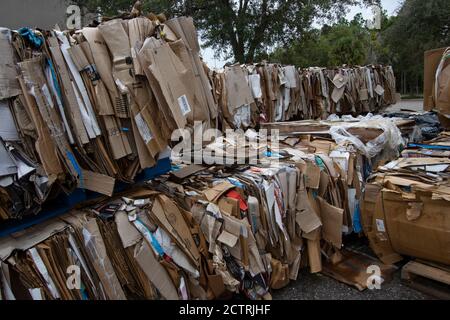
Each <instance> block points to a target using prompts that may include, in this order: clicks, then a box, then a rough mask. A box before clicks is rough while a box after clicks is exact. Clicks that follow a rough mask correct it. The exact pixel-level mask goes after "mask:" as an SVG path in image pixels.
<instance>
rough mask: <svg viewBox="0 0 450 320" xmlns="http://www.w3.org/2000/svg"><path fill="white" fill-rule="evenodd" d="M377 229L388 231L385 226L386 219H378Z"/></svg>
mask: <svg viewBox="0 0 450 320" xmlns="http://www.w3.org/2000/svg"><path fill="white" fill-rule="evenodd" d="M376 223H377V230H378V232H386V228H385V226H384V221H383V220H381V219H376Z"/></svg>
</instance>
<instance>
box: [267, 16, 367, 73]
mask: <svg viewBox="0 0 450 320" xmlns="http://www.w3.org/2000/svg"><path fill="white" fill-rule="evenodd" d="M364 24H365V21H364V20H363V19H362V16H361V15H357V16H356V17H355V18H354V19H353V20H352V21H347V20H346V19H340V20H339V21H338V23H336V24H333V25H324V26H323V27H322V28H321V29H320V30H319V29H315V30H311V31H310V32H309V33H308V34H307V35H305V36H304V38H302V39H301V40H299V41H295V42H294V43H293V44H292V45H291V46H289V47H287V48H280V49H278V50H276V51H275V52H274V53H273V54H272V55H271V56H270V58H269V59H270V60H271V61H279V62H280V63H283V64H294V65H296V66H299V67H310V66H338V65H343V64H348V65H361V64H364V63H366V61H367V59H368V54H369V50H368V47H369V45H370V43H371V33H370V32H369V30H367V29H366V28H365V27H364Z"/></svg>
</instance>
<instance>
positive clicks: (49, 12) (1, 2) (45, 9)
mask: <svg viewBox="0 0 450 320" xmlns="http://www.w3.org/2000/svg"><path fill="white" fill-rule="evenodd" d="M68 3H69V1H68V0H0V27H6V28H10V29H18V28H21V27H31V28H36V27H38V28H41V29H51V28H52V27H53V26H55V24H58V25H59V26H60V27H61V29H65V28H66V9H67V6H68Z"/></svg>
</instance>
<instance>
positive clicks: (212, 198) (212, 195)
mask: <svg viewBox="0 0 450 320" xmlns="http://www.w3.org/2000/svg"><path fill="white" fill-rule="evenodd" d="M234 188H235V186H234V185H233V184H231V183H230V182H228V181H225V182H222V183H220V184H218V185H216V186H214V187H212V188H209V189H207V190H205V191H204V192H203V196H204V197H205V198H206V199H207V200H208V201H209V202H212V203H215V202H217V201H218V200H219V199H220V197H221V196H223V195H224V194H225V193H226V192H227V191H229V190H231V189H234Z"/></svg>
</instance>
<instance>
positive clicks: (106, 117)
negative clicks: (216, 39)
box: [0, 16, 217, 218]
mask: <svg viewBox="0 0 450 320" xmlns="http://www.w3.org/2000/svg"><path fill="white" fill-rule="evenodd" d="M0 50H1V52H2V57H1V59H2V63H1V65H2V77H0V99H1V101H0V112H1V128H2V129H1V131H0V134H1V136H0V138H1V139H0V140H1V141H0V152H1V159H2V167H1V171H0V177H1V178H0V188H1V195H2V196H1V201H2V203H1V204H2V208H4V211H5V212H6V218H21V217H22V216H24V215H33V214H37V213H38V212H39V211H40V206H41V204H42V203H43V202H45V201H46V200H47V199H49V198H50V199H54V198H56V197H57V196H58V195H61V194H68V193H71V192H72V191H74V190H75V189H76V188H81V189H86V190H91V191H94V192H98V193H101V194H104V195H107V196H111V195H112V193H113V191H114V186H115V183H116V181H122V182H125V183H132V182H134V180H135V178H136V176H137V175H138V173H140V172H141V171H143V170H144V169H146V168H151V167H153V166H155V165H156V163H157V161H158V159H159V158H160V156H161V154H162V153H164V152H165V150H166V149H167V146H168V144H169V143H170V139H171V135H172V133H173V131H174V130H176V129H184V128H185V127H189V126H194V121H201V122H202V123H204V124H205V126H206V127H208V126H210V125H211V123H214V119H215V118H216V116H217V108H216V104H215V101H214V98H213V95H212V91H211V85H210V82H209V79H208V76H207V73H206V71H205V68H204V65H203V62H202V61H201V59H200V56H199V51H200V49H199V44H198V40H197V35H196V30H195V27H194V24H193V21H192V19H189V18H184V17H182V18H177V19H172V20H169V21H164V23H162V21H159V20H158V19H156V18H155V19H153V20H150V19H149V18H147V17H143V16H141V17H137V18H133V19H114V20H110V21H106V22H104V23H102V24H100V25H99V26H97V27H86V28H83V29H82V30H76V31H75V32H61V31H58V30H54V31H48V32H43V31H39V30H31V29H27V28H23V29H20V30H19V31H11V30H8V29H4V28H3V29H1V30H0ZM2 218H5V217H4V216H3V215H2Z"/></svg>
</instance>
